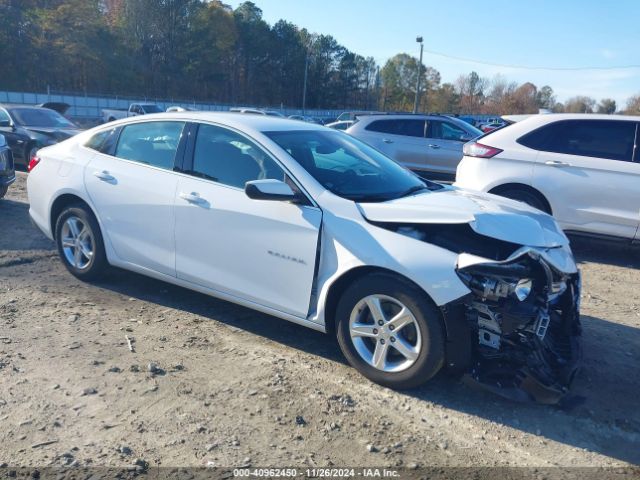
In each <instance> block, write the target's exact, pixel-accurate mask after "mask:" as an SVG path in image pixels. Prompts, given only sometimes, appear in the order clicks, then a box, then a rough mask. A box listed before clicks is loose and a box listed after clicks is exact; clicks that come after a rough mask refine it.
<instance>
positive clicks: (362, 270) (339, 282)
mask: <svg viewBox="0 0 640 480" xmlns="http://www.w3.org/2000/svg"><path fill="white" fill-rule="evenodd" d="M375 273H382V274H386V275H390V276H392V277H396V278H397V279H398V280H400V281H402V282H406V283H409V284H411V285H412V286H414V287H416V288H417V289H418V290H420V291H421V292H422V293H423V294H424V295H425V297H426V298H427V299H428V300H429V301H430V302H431V303H432V304H433V305H434V307H436V308H438V306H437V305H436V303H435V302H434V301H433V299H432V298H431V296H430V295H429V294H428V293H427V292H426V291H425V290H424V289H423V288H422V287H420V285H418V284H417V283H416V282H414V281H413V280H411V279H410V278H407V277H406V276H404V275H402V274H400V273H398V272H395V271H393V270H390V269H388V268H384V267H378V266H370V265H363V266H358V267H354V268H352V269H350V270H348V271H346V272H344V273H343V274H342V275H340V276H339V277H338V278H336V279H335V280H334V281H333V282H332V283H331V285H330V286H329V289H328V292H327V296H326V300H325V302H324V320H325V329H326V332H327V333H328V334H330V335H334V334H335V328H336V310H337V307H338V302H339V301H340V297H341V295H342V292H344V290H345V288H347V286H348V285H350V284H351V283H353V282H355V281H357V280H358V279H360V278H362V277H365V276H367V275H371V274H375ZM440 320H441V322H442V326H443V328H444V329H445V332H446V325H445V324H444V320H443V319H442V318H441V319H440Z"/></svg>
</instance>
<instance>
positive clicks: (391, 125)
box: [362, 118, 430, 170]
mask: <svg viewBox="0 0 640 480" xmlns="http://www.w3.org/2000/svg"><path fill="white" fill-rule="evenodd" d="M425 125H426V124H425V120H424V119H419V118H395V119H381V120H374V121H373V122H371V123H370V124H369V125H367V126H366V127H365V129H364V130H365V132H364V135H362V137H363V138H362V139H363V140H364V141H365V142H367V143H369V144H370V145H372V146H374V147H375V148H377V149H378V150H380V151H381V152H383V153H385V154H386V155H387V156H388V157H390V158H392V159H394V160H395V161H396V162H398V163H400V164H402V165H404V166H405V167H407V168H409V169H411V170H429V169H430V168H429V166H430V162H429V156H428V153H429V152H428V151H427V141H426V139H425Z"/></svg>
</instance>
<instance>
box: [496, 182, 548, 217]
mask: <svg viewBox="0 0 640 480" xmlns="http://www.w3.org/2000/svg"><path fill="white" fill-rule="evenodd" d="M493 193H495V194H496V195H500V196H501V197H506V198H510V199H511V200H517V201H519V202H523V203H526V204H527V205H529V206H531V207H533V208H537V209H538V210H541V211H543V212H545V213H548V214H549V215H551V208H549V205H548V204H547V202H546V201H545V200H544V198H543V197H542V195H540V194H537V193H536V192H534V191H530V190H527V189H524V188H515V187H514V188H506V189H504V190H498V191H496V192H493Z"/></svg>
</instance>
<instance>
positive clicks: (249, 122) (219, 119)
mask: <svg viewBox="0 0 640 480" xmlns="http://www.w3.org/2000/svg"><path fill="white" fill-rule="evenodd" d="M150 120H181V121H186V122H212V123H220V124H223V125H226V126H229V127H232V128H237V129H238V130H253V131H255V132H272V131H290V130H326V127H323V126H321V125H316V124H313V123H305V122H301V121H299V120H291V119H288V118H284V117H272V116H269V115H239V114H237V113H234V112H196V111H187V112H163V113H153V114H150V115H144V116H138V117H130V118H127V119H122V120H116V121H115V122H111V123H110V124H109V125H127V124H129V123H137V122H144V121H150Z"/></svg>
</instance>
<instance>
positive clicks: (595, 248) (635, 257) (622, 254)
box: [570, 235, 640, 269]
mask: <svg viewBox="0 0 640 480" xmlns="http://www.w3.org/2000/svg"><path fill="white" fill-rule="evenodd" d="M570 240H571V249H572V250H573V254H574V255H575V258H576V261H577V262H578V263H583V262H590V263H604V264H606V265H614V266H617V267H626V268H635V269H640V246H639V245H631V243H630V242H628V243H627V242H617V241H607V240H600V239H592V238H586V237H578V236H573V235H572V236H570Z"/></svg>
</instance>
